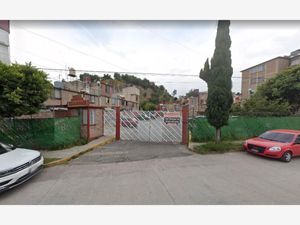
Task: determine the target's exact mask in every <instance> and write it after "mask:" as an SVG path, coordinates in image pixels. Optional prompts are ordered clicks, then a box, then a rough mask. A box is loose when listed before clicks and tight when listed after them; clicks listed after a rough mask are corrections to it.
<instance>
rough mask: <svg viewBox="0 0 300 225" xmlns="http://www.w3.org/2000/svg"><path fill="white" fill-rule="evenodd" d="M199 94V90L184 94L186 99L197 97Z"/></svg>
mask: <svg viewBox="0 0 300 225" xmlns="http://www.w3.org/2000/svg"><path fill="white" fill-rule="evenodd" d="M198 94H199V89H191V90H189V92H187V93H186V95H185V96H186V97H197V96H198Z"/></svg>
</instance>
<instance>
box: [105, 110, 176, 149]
mask: <svg viewBox="0 0 300 225" xmlns="http://www.w3.org/2000/svg"><path fill="white" fill-rule="evenodd" d="M104 118H105V127H104V132H105V135H110V136H113V135H115V133H116V129H118V126H117V123H116V121H118V120H117V118H116V111H115V110H111V109H106V110H105V114H104ZM120 139H121V140H133V141H143V142H157V143H162V142H166V143H180V142H181V141H182V115H181V112H163V111H125V110H124V111H121V112H120Z"/></svg>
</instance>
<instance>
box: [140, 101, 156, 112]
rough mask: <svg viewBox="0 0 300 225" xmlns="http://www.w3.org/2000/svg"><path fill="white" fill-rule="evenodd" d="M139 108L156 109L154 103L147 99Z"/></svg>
mask: <svg viewBox="0 0 300 225" xmlns="http://www.w3.org/2000/svg"><path fill="white" fill-rule="evenodd" d="M141 108H142V109H143V110H145V111H154V110H156V105H155V104H153V103H152V102H149V101H144V102H142V104H141Z"/></svg>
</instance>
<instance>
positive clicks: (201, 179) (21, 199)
mask: <svg viewBox="0 0 300 225" xmlns="http://www.w3.org/2000/svg"><path fill="white" fill-rule="evenodd" d="M172 149H173V151H172ZM139 150H140V151H139ZM139 153H140V155H139ZM137 155H139V156H137ZM299 170H300V158H295V159H293V160H292V162H290V163H282V162H280V161H277V160H271V159H266V158H262V157H257V156H253V155H250V154H247V153H245V152H235V153H225V154H216V155H197V154H191V153H189V152H188V151H187V150H186V149H185V147H183V146H180V145H168V144H149V143H141V142H140V143H138V142H134V143H132V142H124V141H120V142H114V143H112V144H110V145H107V146H106V147H104V148H98V149H95V150H94V151H92V152H89V153H87V154H85V155H83V156H81V157H79V158H77V159H75V160H74V161H71V163H69V164H68V165H61V166H56V167H51V168H47V169H45V170H44V171H42V173H40V174H39V175H37V176H36V177H34V178H33V179H32V180H30V181H28V182H27V183H25V184H23V185H21V186H19V187H17V188H15V189H12V190H10V191H8V192H5V193H3V194H0V204H300V195H299V194H298V193H299V188H300V175H299Z"/></svg>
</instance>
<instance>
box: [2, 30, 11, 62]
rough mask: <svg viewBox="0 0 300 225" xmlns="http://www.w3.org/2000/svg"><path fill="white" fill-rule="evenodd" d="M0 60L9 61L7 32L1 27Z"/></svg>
mask: <svg viewBox="0 0 300 225" xmlns="http://www.w3.org/2000/svg"><path fill="white" fill-rule="evenodd" d="M0 61H1V62H3V63H7V64H9V63H10V53H9V33H8V32H7V31H5V30H3V29H0Z"/></svg>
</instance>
